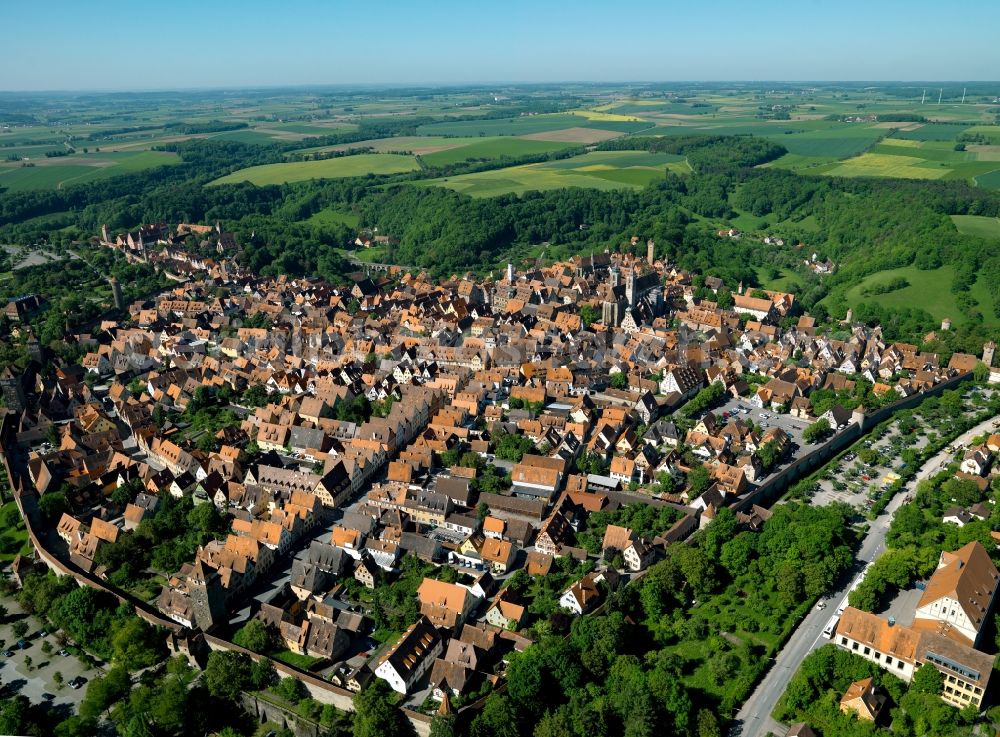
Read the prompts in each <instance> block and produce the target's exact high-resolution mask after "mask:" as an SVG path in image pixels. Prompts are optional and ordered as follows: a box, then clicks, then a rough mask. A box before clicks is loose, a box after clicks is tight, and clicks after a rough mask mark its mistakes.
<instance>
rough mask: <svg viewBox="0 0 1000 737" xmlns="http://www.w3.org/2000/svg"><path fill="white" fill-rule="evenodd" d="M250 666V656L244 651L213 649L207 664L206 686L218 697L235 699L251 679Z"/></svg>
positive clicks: (204, 678) (228, 699)
mask: <svg viewBox="0 0 1000 737" xmlns="http://www.w3.org/2000/svg"><path fill="white" fill-rule="evenodd" d="M250 666H251V663H250V658H249V657H247V656H246V655H244V654H243V653H234V652H229V651H225V650H217V651H213V652H211V653H209V655H208V664H207V665H206V666H205V673H204V676H203V680H204V683H205V687H206V688H207V689H208V692H209V693H210V694H212V696H215V697H216V698H219V699H226V700H227V701H235V700H236V699H237V698H239V695H240V692H241V691H242V690H243V689H244V688H245V687H246V684H247V682H248V681H249V678H250Z"/></svg>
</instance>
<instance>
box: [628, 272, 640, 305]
mask: <svg viewBox="0 0 1000 737" xmlns="http://www.w3.org/2000/svg"><path fill="white" fill-rule="evenodd" d="M638 296H639V295H638V294H636V288H635V266H630V267H629V269H628V276H626V277H625V299H626V300H628V306H629V307H635V303H636V300H637V299H638Z"/></svg>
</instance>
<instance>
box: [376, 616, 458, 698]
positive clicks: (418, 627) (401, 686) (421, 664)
mask: <svg viewBox="0 0 1000 737" xmlns="http://www.w3.org/2000/svg"><path fill="white" fill-rule="evenodd" d="M443 649H444V647H443V645H442V643H441V638H440V637H439V636H438V633H437V631H436V630H435V629H434V628H433V627H431V626H430V624H428V623H427V621H426V620H424V619H423V618H421V619H419V620H418V621H417V622H416V623H414V624H413V625H411V626H410V628H409V629H408V630H406V632H404V633H403V636H402V637H401V638H399V640H398V641H397V642H396V644H395V645H393V646H392V648H390V650H389V652H387V653H386V654H385V655H384V656H383V658H382V661H381V662H380V663H379V664H378V667H377V668H376V669H375V675H376V676H378V677H379V678H381V679H382V680H384V681H385V682H386V683H388V684H389V687H390V688H391V689H392V690H393V691H396V692H397V693H401V694H405V693H408V692H409V690H410V688H411V687H412V686H413V684H414V683H416V682H417V681H418V680H419V679H420V676H422V675H423V674H424V673H426V672H427V671H428V670H430V668H431V666H433V665H434V659H435V658H437V656H438V655H440V654H441V652H442V650H443Z"/></svg>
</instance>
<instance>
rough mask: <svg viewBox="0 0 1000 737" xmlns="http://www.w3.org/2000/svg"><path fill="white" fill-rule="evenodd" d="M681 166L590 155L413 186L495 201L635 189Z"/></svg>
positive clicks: (663, 157) (660, 157)
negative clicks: (568, 190) (538, 193)
mask: <svg viewBox="0 0 1000 737" xmlns="http://www.w3.org/2000/svg"><path fill="white" fill-rule="evenodd" d="M682 163H686V162H683V161H682V160H681V157H679V156H676V155H673V154H651V153H647V152H644V151H592V152H590V153H588V154H584V155H583V156H575V157H573V158H571V159H563V160H560V161H548V162H545V163H542V164H526V165H523V166H513V167H509V168H507V169H497V170H494V171H484V172H477V173H475V174H462V175H459V176H455V177H444V178H441V179H430V180H426V181H422V182H415V184H418V185H422V186H442V187H448V188H450V189H454V190H456V191H458V192H463V193H465V194H468V195H472V196H473V197H496V196H497V195H501V194H509V193H514V194H521V193H523V192H528V191H531V190H546V189H560V188H562V187H588V188H591V189H623V188H633V189H636V188H641V187H644V186H646V185H647V184H649V183H650V182H651V181H653V180H654V179H657V178H659V177H662V176H663V174H664V172H665V171H666V169H667V167H668V165H673V166H677V165H679V164H682Z"/></svg>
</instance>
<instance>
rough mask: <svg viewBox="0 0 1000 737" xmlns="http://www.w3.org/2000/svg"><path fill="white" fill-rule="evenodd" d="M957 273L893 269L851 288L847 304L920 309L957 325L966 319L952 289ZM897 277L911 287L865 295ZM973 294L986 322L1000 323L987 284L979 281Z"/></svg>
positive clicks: (948, 269) (972, 291) (946, 268)
mask: <svg viewBox="0 0 1000 737" xmlns="http://www.w3.org/2000/svg"><path fill="white" fill-rule="evenodd" d="M954 274H955V272H954V269H953V268H952V267H951V266H949V265H945V266H942V267H941V268H939V269H933V270H931V271H921V270H920V269H918V268H917V267H915V266H905V267H903V268H901V269H889V270H888V271H880V272H878V273H876V274H871V275H870V276H868V277H866V278H865V279H864V280H863V281H861V282H860V283H859V284H855V285H854V286H853V287H851V288H850V289H848V290H847V292H846V294H845V297H846V300H847V303H848V304H849V305H851V306H852V307H854V306H856V305H858V304H859V303H861V302H878V303H879V304H882V305H885V306H887V307H919V308H920V309H922V310H926V311H927V312H929V313H930V314H931V316H932V317H934V319H935V320H943V319H944V318H946V317H948V318H951V320H952V321H953V322H955V323H959V322H961V321H962V320H963V319H964V318H963V316H962V312H961V310H959V307H958V303H957V302H956V301H955V295H954V294H952V292H951V289H950V287H951V282H952V279H953V278H954ZM896 277H903V278H904V279H906V281H908V282H909V286H907V287H904V288H903V289H897V290H895V291H893V292H889V293H887V294H876V295H872V296H869V297H866V296H864V295H863V294H862V293H861V290H862V289H864V288H865V287H866V286H871V285H874V284H883V283H885V282H888V281H890V280H891V279H894V278H896ZM970 294H971V295H972V296H973V298H975V299H976V300H977V301H978V302H979V309H980V310H981V311H982V313H983V316H984V318H985V322H986V323H994V322H996V318H995V317H994V316H993V305H992V303H991V301H990V298H989V294H988V292H987V291H986V287H985V285H981V284H979V283H978V282H977V283H976V284H975V285H973V287H972V289H971V290H970Z"/></svg>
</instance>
